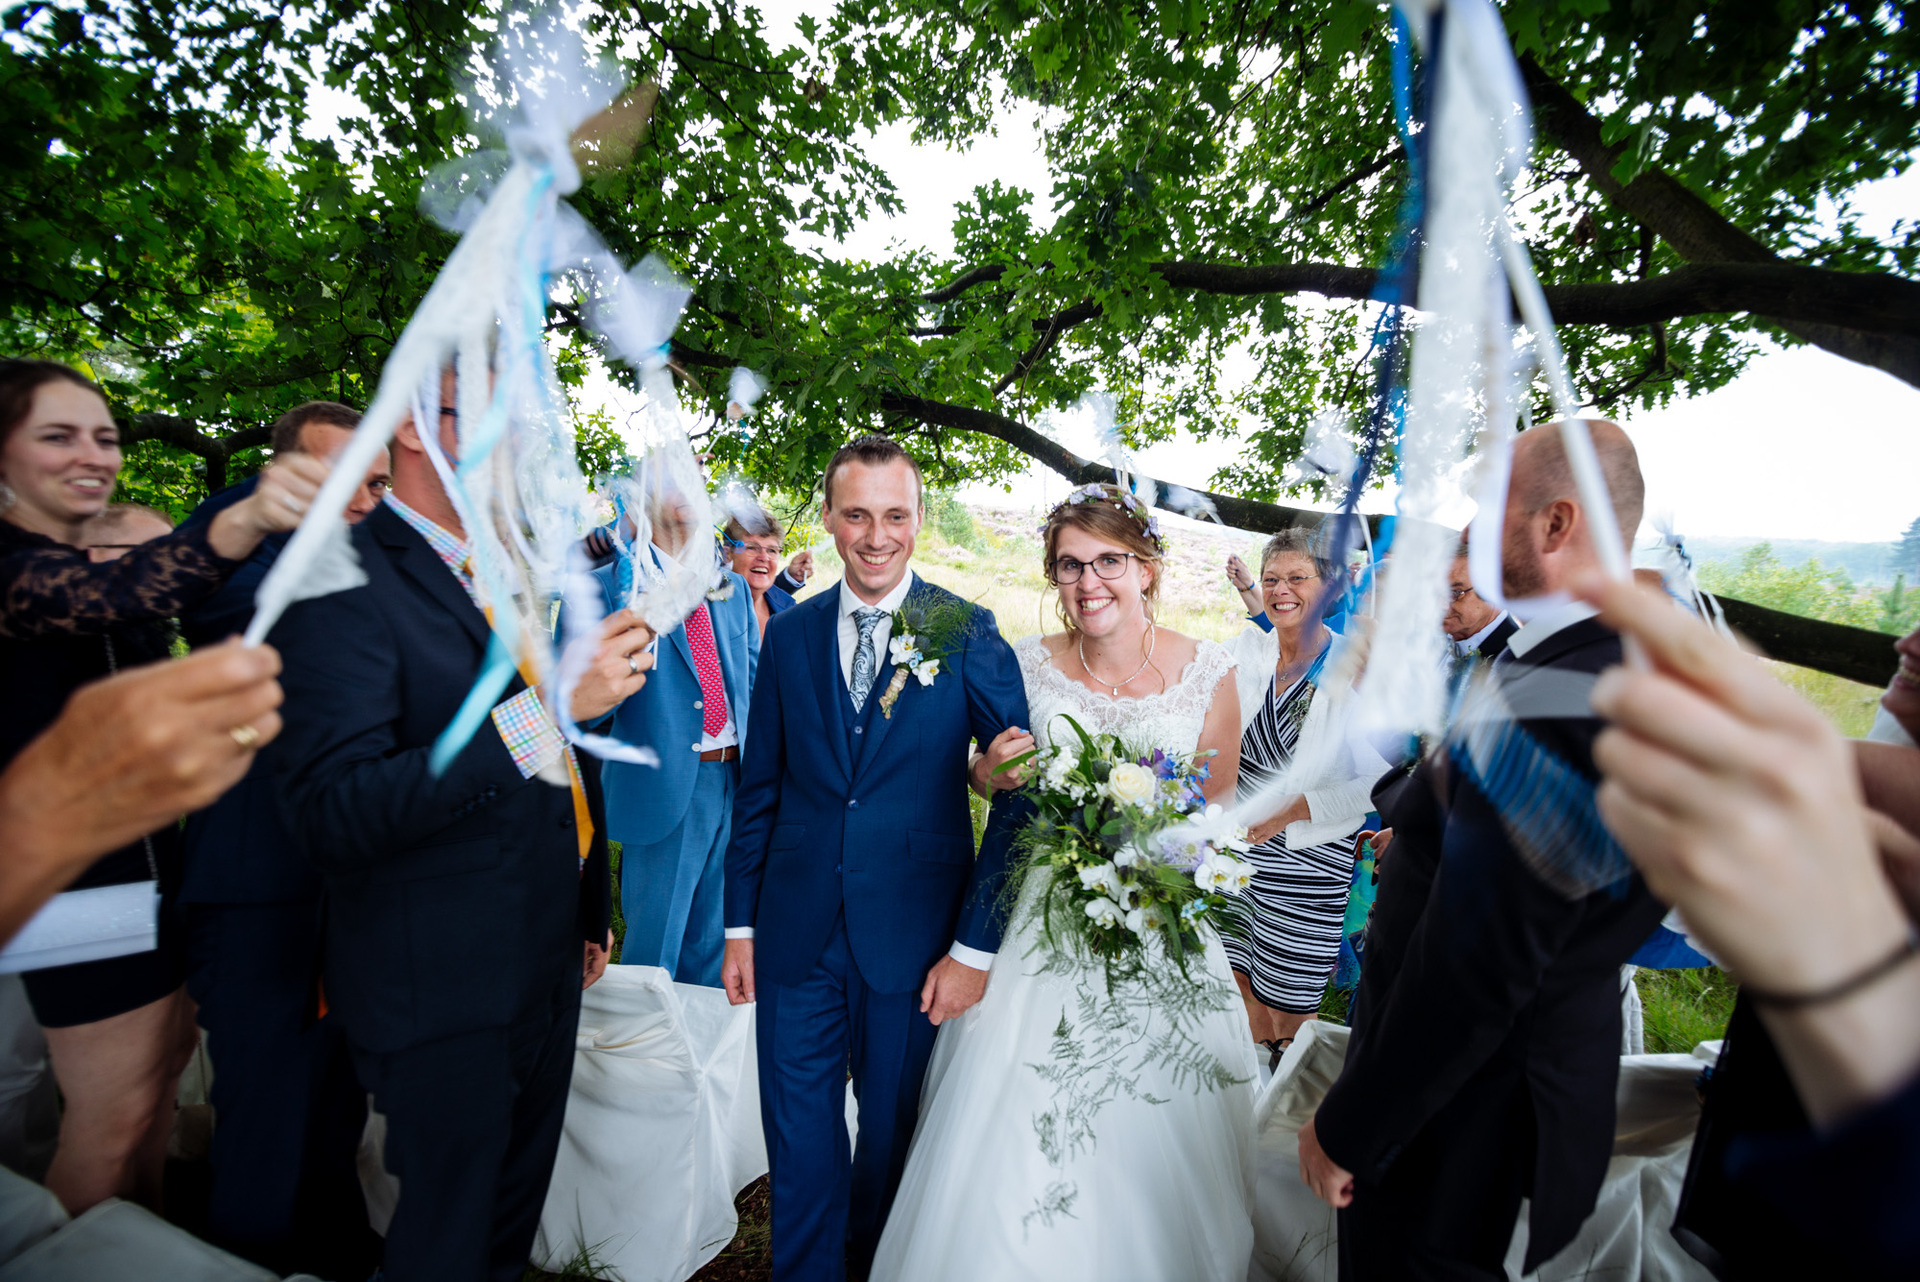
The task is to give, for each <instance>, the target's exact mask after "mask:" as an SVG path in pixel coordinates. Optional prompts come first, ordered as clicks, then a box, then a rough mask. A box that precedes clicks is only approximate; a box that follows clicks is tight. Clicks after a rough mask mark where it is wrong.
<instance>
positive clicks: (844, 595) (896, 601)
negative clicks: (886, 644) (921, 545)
mask: <svg viewBox="0 0 1920 1282" xmlns="http://www.w3.org/2000/svg"><path fill="white" fill-rule="evenodd" d="M912 589H913V571H912V570H911V569H909V570H908V571H907V572H906V573H905V574H903V575H901V576H900V581H899V582H898V583H896V584H894V585H893V588H892V590H890V591H889V592H888V593H887V594H886V595H885V596H883V597H881V598H880V599H879V600H878V601H876V602H874V603H873V605H872V606H871V607H870V606H868V604H867V603H866V602H865V601H862V600H861V599H860V597H859V595H858V594H857V593H855V592H854V590H853V587H852V585H851V584H849V583H848V582H847V581H846V579H845V578H844V577H843V578H842V579H841V580H840V614H841V617H842V618H849V617H851V616H852V615H853V614H854V613H855V612H856V611H859V610H865V609H869V608H871V609H875V610H885V611H886V612H887V613H888V614H892V613H893V612H894V611H895V610H898V609H899V608H900V603H901V602H902V601H905V600H906V599H907V593H908V592H909V591H911V590H912Z"/></svg>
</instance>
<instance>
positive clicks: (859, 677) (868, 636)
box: [847, 606, 887, 712]
mask: <svg viewBox="0 0 1920 1282" xmlns="http://www.w3.org/2000/svg"><path fill="white" fill-rule="evenodd" d="M886 617H887V612H886V611H885V610H876V609H874V608H873V607H872V606H866V607H863V608H861V609H858V610H855V611H854V612H853V621H854V623H855V624H857V625H858V626H859V628H860V644H859V645H857V646H855V647H854V649H853V679H852V680H851V681H849V682H848V683H847V693H848V694H849V695H851V696H853V710H854V711H855V712H858V711H860V710H861V709H862V708H864V707H866V706H867V693H868V691H870V690H872V689H873V674H874V670H875V668H876V667H877V666H878V665H877V664H875V662H874V653H873V630H874V629H875V628H877V627H879V626H880V620H882V619H884V618H886Z"/></svg>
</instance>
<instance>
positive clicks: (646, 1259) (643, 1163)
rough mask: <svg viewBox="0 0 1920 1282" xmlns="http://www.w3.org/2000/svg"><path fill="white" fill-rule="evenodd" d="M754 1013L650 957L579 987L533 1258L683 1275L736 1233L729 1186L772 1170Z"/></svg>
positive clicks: (650, 1278) (547, 1263) (642, 1276)
mask: <svg viewBox="0 0 1920 1282" xmlns="http://www.w3.org/2000/svg"><path fill="white" fill-rule="evenodd" d="M753 1012H754V1007H753V1006H751V1005H747V1006H729V1005H728V1004H727V998H726V994H724V993H723V992H721V990H719V989H717V988H702V987H699V986H697V985H693V984H676V983H674V982H673V981H672V980H671V979H670V978H669V977H668V975H667V972H666V971H665V970H662V969H661V968H659V967H657V966H609V967H608V968H607V973H606V975H605V976H604V977H603V978H602V979H601V980H600V982H599V983H597V984H595V985H594V986H593V987H592V988H589V989H588V990H587V991H586V993H585V994H584V996H583V1000H582V1002H581V1012H580V1034H579V1040H578V1042H577V1043H576V1049H575V1053H574V1063H573V1091H572V1094H571V1095H570V1096H569V1097H568V1099H567V1122H566V1131H565V1134H563V1135H562V1136H561V1139H560V1155H559V1158H558V1160H557V1161H556V1162H555V1163H554V1168H553V1183H552V1184H551V1186H550V1187H549V1188H548V1191H547V1205H546V1210H545V1212H544V1213H543V1214H542V1216H541V1221H540V1232H539V1235H538V1236H537V1237H536V1238H535V1239H534V1245H533V1259H534V1262H535V1263H536V1264H540V1265H542V1266H543V1267H546V1268H549V1269H557V1268H559V1267H560V1266H562V1265H564V1264H565V1263H567V1262H568V1261H570V1260H573V1259H574V1258H575V1257H576V1256H577V1255H578V1254H579V1252H580V1251H581V1249H582V1248H583V1247H584V1248H585V1249H586V1250H587V1251H588V1252H589V1253H590V1255H591V1257H592V1259H593V1261H594V1262H595V1263H596V1264H597V1265H599V1266H600V1267H601V1268H602V1269H603V1270H604V1271H605V1272H606V1273H607V1275H609V1276H617V1277H619V1278H621V1279H623V1282H682V1280H683V1279H685V1278H687V1277H690V1276H691V1275H692V1274H694V1273H695V1272H697V1271H698V1270H699V1269H700V1267H701V1266H702V1265H704V1264H706V1263H707V1261H709V1260H711V1259H712V1258H713V1257H714V1256H716V1255H718V1254H719V1253H720V1251H721V1250H722V1248H724V1247H725V1246H726V1245H727V1243H728V1242H730V1241H732V1239H733V1235H734V1230H735V1228H736V1224H735V1219H734V1213H733V1199H734V1195H735V1194H736V1193H738V1192H739V1191H740V1190H741V1189H743V1188H745V1187H746V1186H747V1185H748V1184H751V1183H752V1182H753V1181H754V1180H756V1179H758V1178H759V1177H760V1176H762V1175H764V1174H766V1171H767V1149H766V1141H765V1139H764V1137H763V1136H762V1134H761V1130H760V1081H759V1074H758V1072H757V1071H756V1066H755V1061H754V1036H753Z"/></svg>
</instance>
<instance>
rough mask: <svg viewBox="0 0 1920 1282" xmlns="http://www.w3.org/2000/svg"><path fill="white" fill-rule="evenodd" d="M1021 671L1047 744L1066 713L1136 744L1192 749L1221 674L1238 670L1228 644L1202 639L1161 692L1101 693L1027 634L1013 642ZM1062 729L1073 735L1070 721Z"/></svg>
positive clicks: (1091, 729) (1040, 737)
mask: <svg viewBox="0 0 1920 1282" xmlns="http://www.w3.org/2000/svg"><path fill="white" fill-rule="evenodd" d="M1013 653H1014V656H1015V657H1016V658H1017V659H1019V661H1020V675H1021V677H1022V678H1023V679H1024V680H1025V681H1026V685H1027V711H1028V714H1029V715H1030V716H1031V717H1032V718H1033V726H1032V730H1033V737H1034V739H1035V741H1036V742H1037V743H1038V744H1039V745H1040V746H1041V747H1043V748H1044V747H1046V746H1048V745H1049V744H1051V743H1052V742H1053V740H1054V738H1055V737H1056V736H1054V735H1052V734H1050V733H1049V729H1048V727H1049V726H1050V724H1051V723H1052V721H1053V719H1054V717H1055V716H1057V715H1058V714H1060V713H1062V712H1064V713H1066V714H1068V715H1069V716H1071V717H1072V718H1073V719H1074V720H1076V721H1078V722H1079V723H1080V724H1081V725H1082V726H1084V727H1085V728H1086V730H1087V733H1089V734H1113V735H1118V736H1120V738H1121V740H1122V741H1123V742H1125V743H1126V744H1128V745H1129V746H1132V747H1137V748H1141V749H1148V748H1163V749H1165V750H1166V751H1168V752H1177V753H1189V752H1192V751H1193V750H1194V748H1195V747H1197V746H1198V745H1199V743H1200V727H1201V726H1203V725H1204V724H1206V720H1207V712H1208V711H1209V710H1210V709H1211V708H1212V707H1213V696H1214V691H1215V690H1217V689H1218V688H1219V685H1220V679H1221V678H1222V677H1224V676H1226V675H1227V673H1228V672H1229V671H1231V670H1232V669H1233V656H1232V655H1230V654H1228V653H1227V651H1226V647H1224V646H1222V645H1219V644H1218V643H1216V642H1213V641H1202V642H1200V643H1199V647H1198V649H1197V650H1196V651H1195V652H1194V656H1193V661H1192V662H1191V663H1189V664H1187V666H1186V668H1185V670H1183V671H1182V672H1181V673H1180V679H1179V680H1178V681H1176V682H1174V683H1173V684H1172V685H1170V686H1168V687H1167V688H1166V689H1165V690H1162V691H1161V692H1160V693H1159V694H1150V695H1145V696H1143V697H1141V698H1138V699H1133V698H1119V699H1115V698H1111V697H1109V696H1107V695H1104V694H1096V693H1094V692H1093V691H1092V690H1089V689H1087V688H1086V687H1085V686H1083V685H1081V684H1080V683H1079V682H1078V681H1075V680H1074V679H1073V678H1071V677H1069V676H1067V675H1066V674H1065V673H1063V672H1061V671H1060V670H1059V669H1058V668H1056V667H1054V666H1053V664H1052V662H1051V661H1050V660H1049V657H1048V655H1047V647H1046V646H1045V645H1044V644H1043V643H1042V642H1041V639H1040V638H1039V637H1037V636H1033V637H1023V638H1021V639H1020V640H1019V641H1016V642H1015V643H1014V646H1013ZM1059 729H1060V733H1061V734H1063V735H1068V736H1071V734H1072V733H1073V732H1072V731H1071V730H1070V729H1069V728H1068V727H1067V726H1065V725H1062V726H1060V728H1059Z"/></svg>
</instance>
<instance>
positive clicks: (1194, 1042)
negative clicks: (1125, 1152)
mask: <svg viewBox="0 0 1920 1282" xmlns="http://www.w3.org/2000/svg"><path fill="white" fill-rule="evenodd" d="M1062 722H1064V723H1065V724H1066V725H1068V726H1071V727H1072V729H1073V735H1072V736H1071V737H1070V738H1069V737H1068V736H1065V735H1061V736H1058V737H1059V738H1061V739H1065V740H1066V742H1056V743H1054V744H1053V745H1051V746H1050V747H1048V748H1046V749H1044V750H1036V751H1035V752H1033V753H1029V754H1026V755H1025V756H1024V757H1017V758H1015V759H1014V760H1013V761H1010V762H1008V763H1006V765H1004V766H1002V767H1001V769H1009V768H1011V767H1013V766H1015V765H1017V764H1020V763H1022V762H1027V763H1030V767H1031V770H1032V775H1031V777H1030V778H1029V779H1028V781H1027V782H1026V783H1025V784H1024V785H1022V792H1023V794H1024V795H1025V796H1027V797H1028V798H1029V799H1030V800H1031V801H1032V802H1033V806H1034V810H1035V814H1034V816H1033V818H1032V820H1031V821H1030V822H1029V823H1028V824H1027V826H1026V827H1025V829H1024V830H1023V831H1022V833H1021V835H1020V837H1019V838H1018V839H1017V842H1018V849H1019V852H1020V854H1021V856H1022V859H1023V861H1024V868H1025V876H1024V877H1015V878H1012V879H1011V881H1012V882H1013V884H1014V885H1015V886H1018V887H1021V889H1020V891H1019V892H1018V897H1019V899H1020V902H1021V904H1022V905H1023V907H1022V908H1021V909H1019V910H1017V911H1018V912H1020V913H1025V912H1031V913H1032V914H1033V918H1034V920H1035V924H1036V926H1037V940H1036V942H1035V944H1034V948H1033V950H1032V951H1034V952H1036V953H1038V954H1040V973H1043V974H1051V975H1056V976H1059V977H1060V978H1062V979H1065V980H1067V981H1068V983H1069V989H1068V999H1067V1002H1066V1005H1065V1007H1064V1008H1063V1009H1062V1010H1061V1012H1060V1019H1059V1023H1058V1025H1057V1027H1056V1028H1055V1029H1054V1032H1053V1036H1052V1038H1051V1040H1050V1043H1049V1050H1048V1054H1047V1055H1046V1057H1045V1058H1043V1059H1042V1060H1040V1061H1038V1062H1032V1063H1029V1064H1028V1067H1029V1068H1030V1069H1031V1070H1032V1071H1033V1072H1034V1073H1036V1074H1037V1075H1038V1077H1039V1080H1040V1082H1041V1084H1042V1085H1043V1086H1044V1087H1045V1088H1046V1090H1047V1091H1048V1106H1047V1107H1046V1108H1044V1109H1042V1110H1040V1111H1039V1112H1037V1113H1036V1114H1035V1115H1034V1119H1033V1125H1034V1133H1035V1136H1036V1138H1037V1139H1038V1141H1039V1146H1040V1152H1041V1154H1042V1156H1044V1157H1045V1158H1046V1160H1047V1162H1048V1164H1049V1165H1050V1166H1052V1167H1053V1168H1054V1169H1055V1171H1056V1173H1057V1174H1056V1178H1054V1179H1052V1180H1050V1181H1049V1182H1048V1184H1047V1186H1046V1188H1045V1189H1044V1190H1042V1191H1041V1192H1040V1194H1039V1196H1038V1198H1037V1199H1036V1201H1035V1204H1034V1207H1033V1209H1032V1210H1031V1211H1029V1212H1027V1214H1026V1215H1025V1216H1024V1217H1022V1223H1023V1225H1026V1224H1030V1223H1031V1222H1032V1221H1034V1220H1036V1219H1037V1220H1039V1221H1040V1222H1041V1223H1042V1224H1052V1223H1053V1222H1054V1220H1055V1219H1056V1218H1057V1217H1059V1216H1062V1215H1071V1214H1072V1213H1073V1210H1072V1208H1073V1204H1074V1201H1075V1199H1076V1198H1077V1197H1078V1195H1079V1190H1078V1184H1077V1182H1076V1181H1075V1180H1074V1179H1073V1178H1072V1176H1071V1172H1070V1171H1069V1169H1068V1163H1069V1161H1070V1160H1071V1159H1072V1158H1073V1157H1074V1155H1075V1154H1078V1153H1084V1152H1087V1151H1090V1150H1091V1149H1092V1148H1093V1146H1094V1144H1095V1130H1096V1122H1097V1119H1098V1116H1099V1114H1100V1112H1101V1111H1102V1110H1103V1109H1104V1108H1105V1107H1106V1106H1107V1105H1108V1104H1109V1103H1111V1102H1112V1101H1114V1100H1116V1099H1121V1098H1131V1099H1137V1100H1142V1101H1146V1102H1162V1101H1164V1100H1165V1099H1166V1098H1167V1096H1166V1094H1165V1092H1166V1091H1167V1090H1179V1089H1191V1090H1195V1091H1218V1090H1224V1089H1226V1088H1227V1087H1229V1086H1232V1085H1235V1084H1237V1083H1240V1082H1242V1081H1244V1079H1243V1078H1240V1077H1237V1076H1236V1075H1235V1074H1234V1072H1233V1070H1232V1068H1231V1067H1230V1066H1229V1065H1228V1064H1227V1063H1225V1062H1223V1061H1222V1060H1221V1058H1220V1057H1219V1055H1217V1054H1216V1053H1215V1052H1214V1051H1213V1049H1211V1046H1210V1043H1209V1041H1208V1038H1207V1036H1206V1035H1205V1033H1204V1032H1203V1029H1204V1028H1205V1026H1206V1024H1207V1022H1208V1021H1209V1020H1212V1019H1216V1018H1217V1017H1218V1016H1219V1015H1220V1014H1221V1013H1223V1012H1227V1011H1233V1010H1237V1009H1238V1007H1239V995H1238V994H1237V993H1236V992H1235V991H1234V987H1233V985H1232V984H1231V983H1229V982H1225V981H1224V980H1223V979H1222V978H1221V977H1220V976H1219V975H1217V974H1213V973H1211V972H1210V971H1209V969H1208V968H1207V967H1206V966H1205V965H1204V964H1202V965H1192V964H1190V963H1191V962H1193V961H1194V960H1196V959H1197V958H1198V956H1199V954H1200V953H1201V952H1202V950H1203V949H1204V948H1205V947H1206V944H1207V941H1206V938H1205V936H1204V935H1203V933H1202V927H1204V926H1208V925H1211V926H1213V927H1214V928H1215V929H1219V928H1220V927H1222V926H1225V927H1227V928H1229V929H1234V928H1236V927H1237V926H1238V920H1237V917H1238V913H1239V904H1238V902H1237V901H1238V896H1239V894H1240V892H1241V891H1243V890H1245V889H1246V887H1247V884H1248V882H1249V881H1250V880H1251V879H1252V877H1253V869H1252V867H1251V866H1249V865H1248V864H1246V863H1245V862H1243V861H1242V860H1240V859H1239V858H1238V853H1239V852H1241V851H1244V850H1245V849H1246V848H1247V846H1246V841H1245V837H1246V832H1245V830H1244V829H1241V828H1239V827H1238V826H1236V825H1234V824H1233V823H1232V822H1231V821H1229V820H1228V819H1227V817H1226V813H1225V811H1223V810H1222V808H1221V807H1219V806H1217V805H1208V804H1207V801H1206V797H1205V796H1204V794H1202V792H1201V791H1200V786H1201V784H1202V782H1203V781H1204V780H1205V779H1206V778H1207V775H1208V770H1207V765H1206V761H1205V757H1206V756H1207V755H1210V754H1193V755H1188V756H1182V755H1179V754H1176V753H1170V752H1167V751H1166V750H1165V749H1162V748H1152V749H1147V750H1141V749H1140V748H1138V747H1137V746H1135V745H1131V744H1128V743H1125V742H1124V741H1122V740H1121V738H1120V737H1119V736H1117V735H1112V734H1099V735H1093V734H1089V733H1087V731H1086V728H1085V727H1083V726H1082V725H1080V723H1079V722H1077V721H1075V720H1074V719H1073V718H1072V717H1070V716H1067V715H1066V714H1064V713H1062V714H1059V715H1058V716H1057V717H1056V718H1055V719H1054V724H1055V725H1056V726H1057V725H1058V724H1060V723H1062ZM1035 882H1038V883H1039V884H1038V886H1037V887H1036V886H1034V884H1033V883H1035ZM1030 892H1037V893H1030ZM1162 954H1165V955H1166V956H1170V957H1171V958H1172V959H1173V960H1174V963H1175V964H1174V965H1172V966H1168V965H1166V964H1165V959H1164V957H1163V956H1162Z"/></svg>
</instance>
